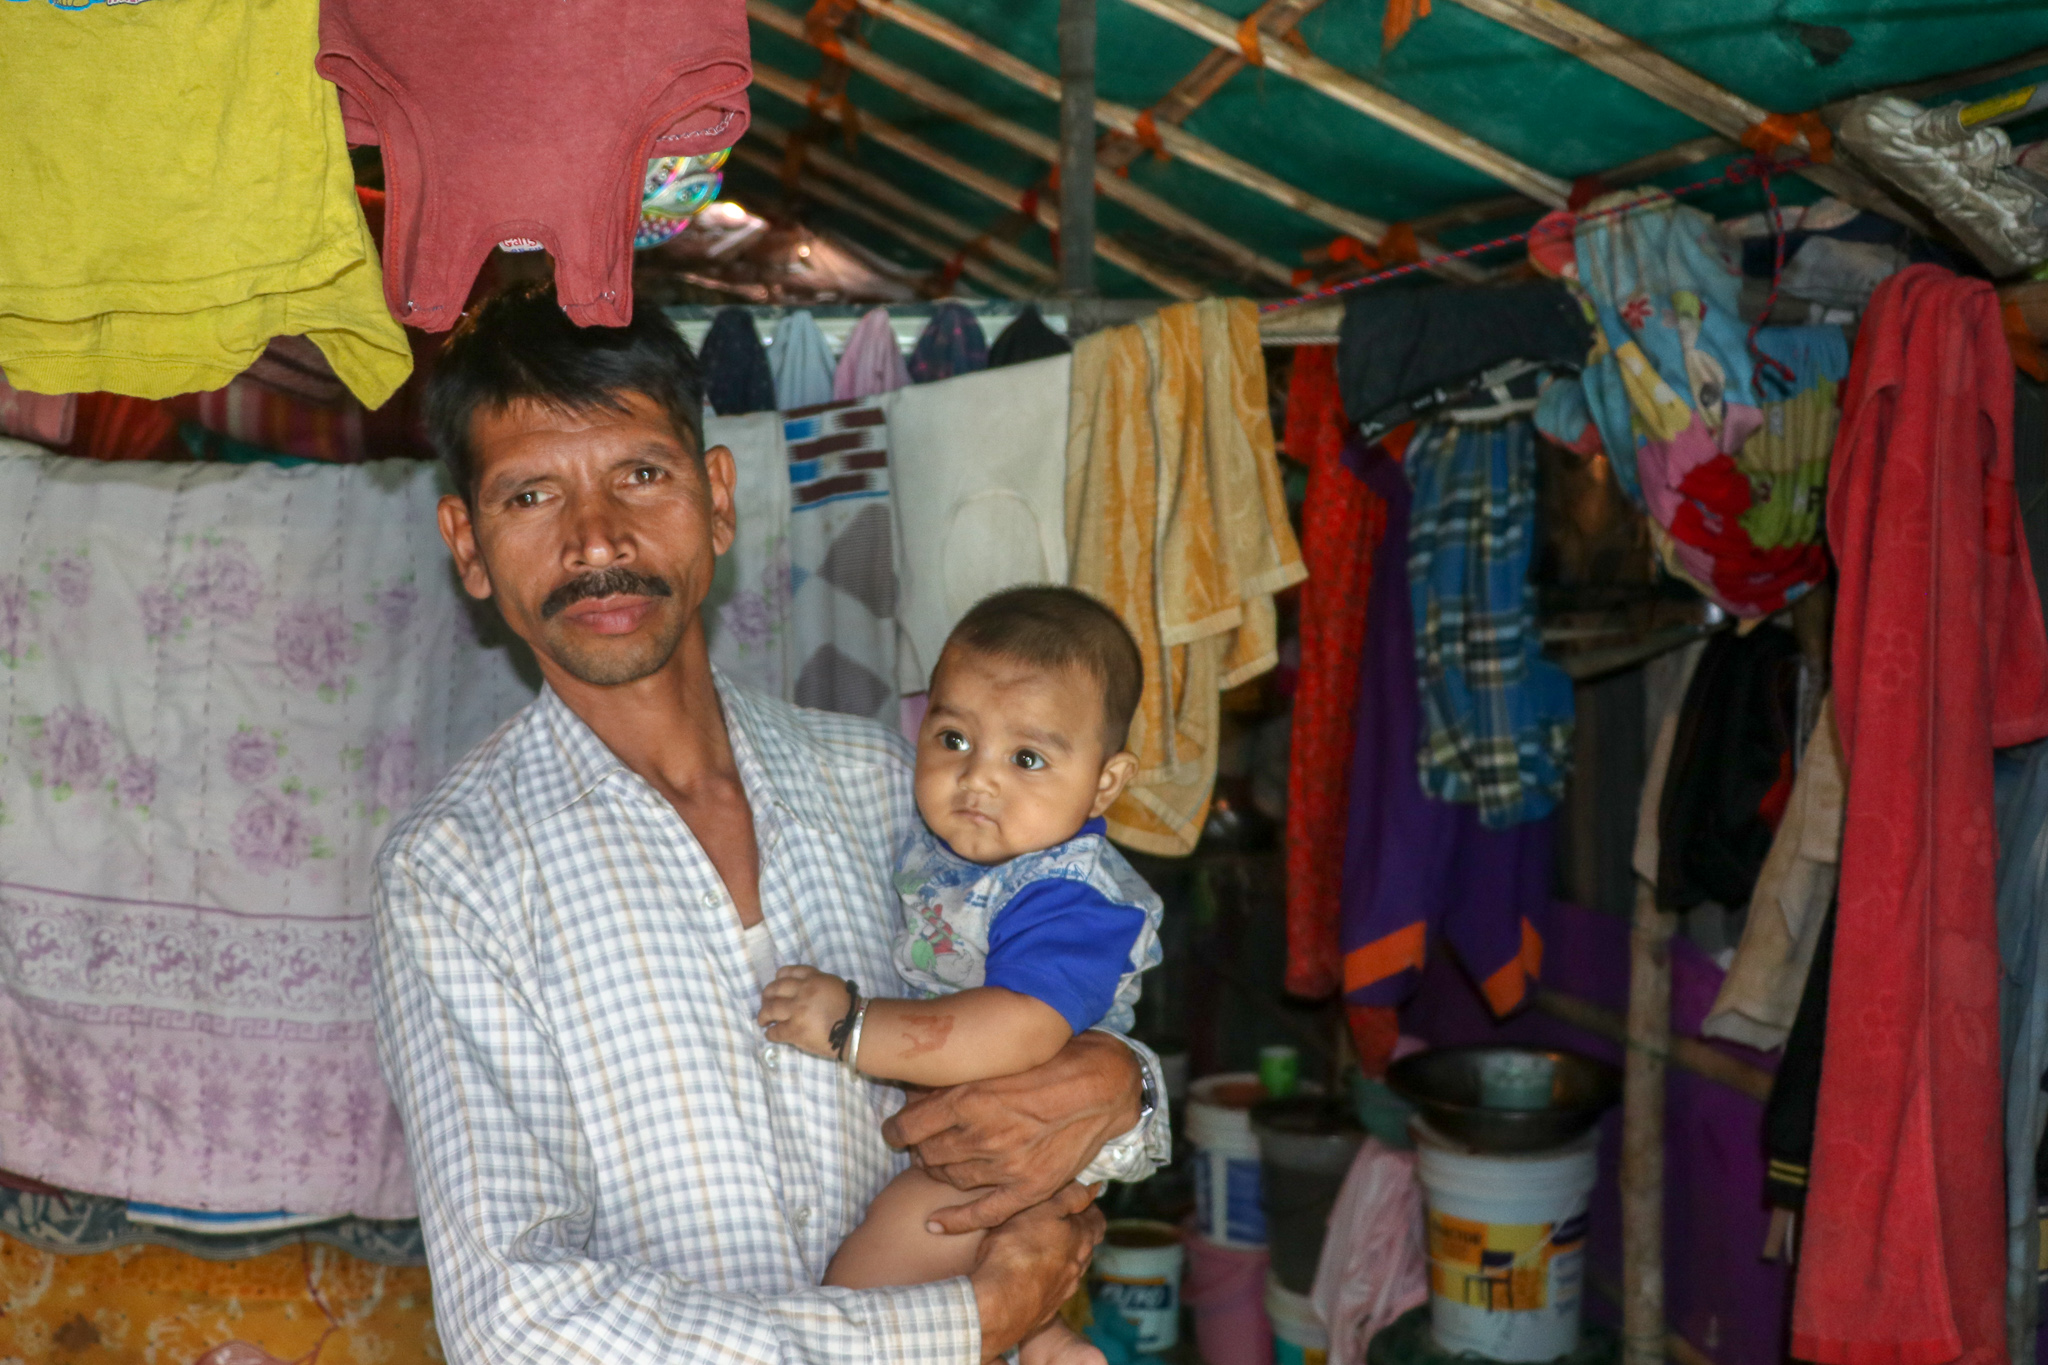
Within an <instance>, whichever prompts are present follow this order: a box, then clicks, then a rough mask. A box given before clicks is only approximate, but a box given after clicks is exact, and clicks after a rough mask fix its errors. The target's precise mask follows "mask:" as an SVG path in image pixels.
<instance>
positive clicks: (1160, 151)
mask: <svg viewBox="0 0 2048 1365" xmlns="http://www.w3.org/2000/svg"><path fill="white" fill-rule="evenodd" d="M1131 132H1132V133H1134V134H1135V135H1136V136H1137V139H1138V145H1139V146H1140V147H1143V148H1144V149H1145V150H1146V151H1148V152H1150V153H1152V155H1153V156H1154V157H1155V158H1157V159H1158V160H1160V161H1171V160H1173V153H1171V152H1169V151H1167V150H1166V143H1165V142H1164V141H1162V140H1161V139H1160V136H1159V125H1158V124H1157V123H1156V122H1154V121H1153V118H1152V111H1151V110H1150V109H1147V110H1146V111H1145V112H1144V113H1142V114H1140V115H1138V117H1137V118H1135V119H1133V120H1132V121H1131Z"/></svg>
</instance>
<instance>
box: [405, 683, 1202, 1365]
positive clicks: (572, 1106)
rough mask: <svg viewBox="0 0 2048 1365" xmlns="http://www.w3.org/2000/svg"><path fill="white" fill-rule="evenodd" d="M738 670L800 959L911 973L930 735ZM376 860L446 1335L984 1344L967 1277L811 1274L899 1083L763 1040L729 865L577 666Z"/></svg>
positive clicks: (882, 1155)
mask: <svg viewBox="0 0 2048 1365" xmlns="http://www.w3.org/2000/svg"><path fill="white" fill-rule="evenodd" d="M719 696H720V699H721V701H722V703H723V706H724V712H725V719H726V729H727V732H728V734H729V735H730V736H731V739H732V747H733V753H734V757H735V758H736V760H737V762H738V764H739V771H740V776H741V780H742V782H743V783H744V785H745V787H746V792H747V800H748V804H749V805H750V806H751V808H752V810H753V817H754V831H755V839H756V842H757V843H758V845H759V848H760V867H761V890H760V898H761V909H762V913H763V915H764V917H765V918H766V922H767V924H768V928H769V931H770V933H771V934H772V935H773V937H774V940H775V944H776V949H777V957H778V959H779V960H780V961H782V962H809V963H815V964H817V965H818V966H820V967H823V968H824V969H826V970H827V971H831V972H836V973H838V974H840V975H842V976H847V977H851V978H853V979H854V980H856V981H858V982H861V983H862V984H863V985H864V986H866V987H868V988H869V989H877V988H879V989H880V990H881V991H883V992H887V993H894V992H897V991H899V990H900V985H899V984H898V982H897V980H896V977H895V974H894V972H893V971H892V970H891V967H890V958H889V952H890V944H891V941H892V939H893V938H894V936H895V933H896V929H897V920H898V918H899V914H900V911H899V909H898V906H897V897H896V892H895V888H894V886H893V884H892V882H891V867H890V852H891V850H893V849H894V848H896V847H897V846H898V844H899V843H901V841H902V837H903V835H904V834H905V833H906V832H907V831H908V828H909V824H910V822H912V821H914V820H916V818H917V816H916V812H915V809H914V807H913V805H912V802H911V790H910V775H911V769H910V754H909V746H908V745H907V744H906V743H905V742H904V741H903V739H902V737H901V736H899V735H896V734H894V733H892V732H890V731H887V730H885V729H884V728H882V727H881V726H878V725H875V724H873V723H872V722H869V721H865V720H857V719H854V718H851V717H847V716H839V715H829V714H826V713H823V712H816V711H803V710H799V709H797V708H795V707H791V706H788V705H785V704H783V703H781V702H778V701H772V700H769V699H767V698H765V697H762V696H759V695H757V694H754V693H750V692H747V691H745V690H743V689H740V688H737V687H734V686H732V685H730V684H728V683H727V682H726V681H725V680H724V679H720V680H719ZM379 870H380V878H379V881H380V887H379V896H378V907H377V908H378V913H377V931H378V970H377V979H376V992H377V1024H378V1030H377V1031H378V1037H379V1041H380V1043H381V1052H382V1058H383V1063H384V1070H385V1074H386V1076H387V1078H388V1080H389V1082H390V1085H391V1089H392V1093H393V1095H394V1096H395V1097H396V1100H397V1104H398V1109H399V1112H400V1114H401V1115H403V1116H404V1121H405V1129H406V1140H407V1146H408V1151H409V1153H410V1156H411V1160H412V1169H413V1180H414V1184H415V1185H416V1187H417V1190H418V1194H419V1204H420V1217H421V1221H422V1224H423V1226H424V1229H425V1233H426V1241H427V1254H428V1258H429V1260H430V1262H431V1264H432V1268H433V1276H434V1300H435V1312H436V1317H437V1320H438V1323H439V1326H440V1331H441V1340H442V1344H443V1346H444V1347H445V1349H446V1351H447V1355H448V1358H449V1359H450V1360H451V1361H456V1362H472V1361H473V1362H490V1365H525V1363H527V1362H535V1363H537V1362H543V1361H545V1362H561V1363H563V1365H566V1363H567V1362H576V1365H599V1363H600V1362H601V1363H602V1365H625V1363H626V1362H652V1361H691V1362H711V1361H732V1362H740V1361H746V1362H764V1361H812V1362H824V1361H835V1362H838V1361H872V1362H877V1363H878V1365H881V1363H885V1362H886V1363H887V1365H897V1363H898V1362H905V1363H910V1362H933V1363H934V1365H936V1363H937V1362H949V1363H952V1362H971V1361H976V1360H979V1358H980V1354H981V1350H980V1326H979V1318H978V1315H977V1313H976V1309H975V1303H974V1293H973V1290H972V1288H971V1287H970V1285H969V1283H968V1282H967V1280H965V1279H953V1280H947V1281H944V1282H941V1283H938V1284H928V1285H918V1286H913V1287H909V1288H901V1289H875V1290H860V1291H855V1290H848V1289H828V1288H820V1287H819V1286H818V1280H819V1278H820V1276H821V1275H822V1274H823V1272H824V1269H825V1265H826V1262H827V1261H829V1260H830V1259H831V1257H832V1253H833V1252H834V1250H836V1249H837V1247H838V1246H839V1243H840V1241H841V1239H843V1238H844V1237H845V1236H846V1234H847V1233H848V1232H849V1231H850V1230H851V1229H852V1228H853V1227H854V1225H855V1224H857V1223H858V1222H859V1221H860V1219H861V1217H862V1215H863V1213H864V1212H865V1210H866V1208H867V1205H868V1202H869V1200H871V1199H872V1198H873V1197H874V1195H875V1194H876V1193H877V1192H878V1191H879V1190H880V1189H881V1187H882V1186H883V1185H884V1184H885V1183H887V1182H888V1180H889V1179H890V1177H891V1176H893V1175H894V1174H895V1173H896V1172H898V1171H899V1170H901V1169H902V1168H903V1165H904V1158H903V1157H901V1156H899V1155H898V1154H896V1153H894V1152H891V1151H890V1150H889V1148H888V1147H887V1146H886V1145H885V1144H884V1143H883V1141H882V1137H881V1132H880V1126H881V1123H882V1120H883V1119H884V1118H886V1117H887V1116H888V1115H889V1114H890V1113H892V1112H893V1111H894V1110H895V1109H896V1108H897V1107H898V1106H899V1105H900V1104H901V1103H902V1095H901V1092H899V1091H897V1090H894V1089H891V1088H888V1087H885V1086H881V1085H877V1084H874V1083H872V1082H869V1081H865V1080H856V1079H853V1078H850V1077H848V1076H847V1075H846V1073H845V1072H844V1071H843V1070H842V1069H841V1068H840V1067H839V1065H838V1064H837V1063H835V1062H829V1061H825V1060H823V1059H822V1058H817V1057H812V1056H809V1055H806V1054H804V1053H801V1052H798V1051H796V1050H795V1049H794V1048H790V1047H787V1046H784V1045H781V1044H770V1043H766V1042H765V1041H764V1040H763V1039H762V1037H761V1031H760V1029H759V1028H758V1027H757V1026H756V1025H755V1023H754V1014H755V1011H756V1009H757V1008H758V1006H759V1001H760V987H759V986H758V985H757V983H756V981H755V978H754V975H753V972H752V970H751V968H750V967H749V965H748V962H747V955H746V951H745V949H744V948H743V947H742V946H741V942H740V923H739V918H738V914H737V912H736V910H735V908H734V906H733V903H732V899H731V897H730V896H729V895H728V894H727V893H726V889H725V886H724V883H723V882H722V881H721V880H720V879H719V876H718V874H717V872H716V871H715V870H714V869H713V867H712V865H711V862H710V860H709V859H708V858H706V857H705V855H704V853H703V850H702V849H701V848H700V847H699V846H698V844H697V841H696V840H695V838H694V837H692V835H691V834H690V832H689V829H688V828H687V827H686V826H685V825H684V824H683V822H682V820H681V819H680V817H678V816H677V814H676V813H675V811H674V809H673V808H672V807H670V805H669V804H668V802H667V801H665V800H664V799H663V798H662V797H661V796H660V795H659V794H658V793H656V792H655V791H654V789H653V788H652V787H650V786H649V785H648V784H647V783H646V782H644V781H643V780H642V779H640V778H639V777H638V776H636V775H635V774H634V773H632V772H631V771H629V770H628V769H627V768H626V767H625V765H624V764H622V763H620V762H619V760H618V759H617V758H616V757H615V756H614V755H613V754H612V752H611V751H610V750H609V749H607V748H606V747H605V745H604V744H603V742H602V741H600V740H599V739H598V738H597V736H596V735H594V734H592V733H591V731H590V730H589V729H588V728H587V727H586V726H585V725H584V724H583V722H582V721H581V720H579V719H578V718H577V717H576V716H575V714H574V713H573V712H571V711H570V710H569V708H568V707H567V706H565V705H564V704H563V703H562V702H561V701H560V699H559V698H557V697H556V696H555V695H554V693H553V692H551V691H543V693H542V694H541V696H540V698H539V700H537V701H536V702H535V703H534V704H533V705H532V706H531V707H529V708H527V710H525V711H524V712H522V713H521V714H520V715H519V716H518V717H516V718H515V719H513V720H512V721H511V722H510V723H509V724H508V725H507V726H506V727H505V728H504V729H503V730H501V731H499V733H498V734H497V735H496V736H494V737H493V738H491V739H490V740H488V741H486V742H485V743H484V744H483V745H482V746H480V747H479V748H478V749H477V750H476V752H474V753H473V754H471V755H470V756H469V757H468V758H467V759H465V760H464V761H463V763H462V764H461V765H460V766H459V767H458V768H457V769H456V770H455V771H454V772H452V773H450V774H449V776H448V777H447V778H446V779H445V780H444V781H443V782H442V783H441V784H440V786H439V787H438V788H437V789H436V790H435V792H434V794H433V795H432V796H430V797H428V798H427V799H426V800H425V801H423V802H422V803H421V804H420V805H419V806H418V807H417V808H416V809H415V810H414V812H413V813H412V814H411V815H410V816H408V817H407V819H406V820H405V821H404V822H403V824H401V825H400V826H399V827H398V828H397V829H396V830H395V831H394V832H393V834H392V836H391V838H390V840H389V842H388V843H387V844H386V845H385V847H384V850H383V852H382V854H381V855H380V859H379ZM1139 1051H1140V1052H1141V1054H1142V1055H1143V1057H1144V1059H1145V1062H1146V1065H1147V1066H1148V1068H1150V1069H1151V1070H1152V1072H1153V1076H1154V1085H1155V1087H1156V1086H1157V1085H1158V1076H1157V1060H1156V1059H1155V1058H1153V1057H1152V1056H1151V1054H1150V1053H1147V1052H1144V1050H1143V1049H1142V1048H1141V1049H1139ZM1155 1093H1163V1092H1157V1091H1155ZM1150 1128H1151V1131H1148V1133H1147V1135H1146V1136H1147V1138H1148V1141H1149V1142H1150V1144H1151V1145H1152V1147H1153V1148H1154V1151H1155V1154H1156V1155H1157V1156H1159V1157H1163V1156H1164V1155H1165V1153H1164V1147H1165V1144H1166V1140H1167V1138H1166V1133H1165V1125H1164V1124H1163V1122H1160V1121H1158V1120H1157V1119H1155V1120H1154V1121H1153V1122H1152V1124H1151V1125H1150Z"/></svg>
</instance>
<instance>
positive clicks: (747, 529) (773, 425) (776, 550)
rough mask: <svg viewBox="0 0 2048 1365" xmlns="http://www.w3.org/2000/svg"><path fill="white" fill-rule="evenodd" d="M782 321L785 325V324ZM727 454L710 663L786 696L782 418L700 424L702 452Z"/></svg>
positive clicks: (711, 599) (767, 415) (709, 600)
mask: <svg viewBox="0 0 2048 1365" xmlns="http://www.w3.org/2000/svg"><path fill="white" fill-rule="evenodd" d="M786 320H787V319H785V321H786ZM713 446H724V447H726V448H727V449H728V450H730V451H732V458H733V463H734V464H735V465H736V466H737V467H738V470H739V479H738V482H737V484H736V485H735V487H734V489H733V511H734V513H735V516H736V519H737V522H738V527H737V535H736V536H735V538H734V540H733V543H732V548H731V549H729V550H727V551H726V552H725V553H724V554H723V555H720V556H719V559H718V572H717V574H716V576H715V577H713V579H712V580H711V591H710V592H709V593H707V594H706V595H705V598H704V610H703V615H704V636H705V640H706V642H707V643H708V644H709V645H710V647H711V662H712V663H714V664H716V665H718V667H719V668H720V669H722V670H724V672H725V673H726V675H727V676H728V677H730V678H732V679H733V680H734V681H735V682H739V683H743V684H745V685H746V686H748V687H751V688H753V689H754V690H755V691H757V692H765V693H767V694H768V695H769V696H771V697H781V698H783V699H784V700H788V698H789V689H790V684H791V669H790V666H789V656H790V651H791V650H792V649H793V648H794V645H793V642H792V639H791V632H790V625H789V601H790V594H789V452H788V447H787V446H786V445H785V444H784V442H783V439H782V414H781V413H776V412H754V413H748V414H747V415H746V416H744V417H714V416H710V415H708V414H707V415H706V417H705V419H704V448H705V449H706V450H709V449H710V448H711V447H713Z"/></svg>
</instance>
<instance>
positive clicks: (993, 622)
mask: <svg viewBox="0 0 2048 1365" xmlns="http://www.w3.org/2000/svg"><path fill="white" fill-rule="evenodd" d="M956 645H957V646H959V647H961V648H963V649H970V650H973V651H975V652H976V653H980V654H993V655H995V656H996V657H997V658H999V659H1012V660H1015V661H1016V662H1018V663H1022V664H1029V665H1031V666H1032V667H1034V668H1046V669H1067V668H1078V669H1080V670H1081V671H1082V672H1084V673H1086V674H1088V676H1089V677H1091V678H1093V679H1094V680H1095V681H1096V682H1097V683H1098V684H1100V685H1101V687H1102V741H1103V747H1104V748H1105V749H1106V750H1107V751H1108V752H1110V753H1115V752H1117V751H1118V750H1119V749H1121V748H1123V747H1124V741H1125V740H1127V739H1128V738H1130V733H1131V717H1132V716H1133V715H1135V714H1137V710H1138V694H1139V693H1140V692H1142V691H1143V690H1144V687H1145V661H1144V658H1143V657H1142V656H1141V655H1140V654H1139V653H1138V642H1137V640H1136V639H1135V638H1133V636H1132V635H1131V629H1130V627H1129V626H1126V625H1125V624H1124V623H1123V618H1122V617H1120V616H1118V615H1117V614H1116V613H1115V612H1113V611H1111V610H1110V609H1109V608H1108V607H1106V606H1104V605H1103V604H1102V603H1100V602H1098V601H1096V600H1095V599H1094V598H1093V597H1090V596H1089V595H1088V594H1087V593H1085V592H1082V591H1081V590H1080V589H1078V588H1063V587H1058V586H1055V585H1053V584H1050V583H1046V584H1034V585H1032V586H1029V587H1022V588H1005V589H1004V590H1003V591H1001V592H998V593H991V594H990V595H989V596H987V597H984V598H982V599H981V600H980V601H979V602H976V603H975V604H974V605H973V606H972V607H969V608H968V609H967V614H966V615H965V616H963V617H961V618H960V624H959V625H957V626H954V627H953V633H952V634H951V635H950V636H948V637H947V639H946V647H947V648H948V649H951V648H953V647H954V646H956Z"/></svg>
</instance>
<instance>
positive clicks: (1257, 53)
mask: <svg viewBox="0 0 2048 1365" xmlns="http://www.w3.org/2000/svg"><path fill="white" fill-rule="evenodd" d="M1237 50H1238V51H1239V52H1242V53H1243V54H1244V59H1245V60H1246V61H1248V62H1250V63H1251V64H1252V65H1253V66H1264V65H1265V64H1266V50H1265V48H1264V47H1263V46H1262V45H1261V44H1260V41H1259V14H1258V11H1257V10H1253V11H1252V12H1251V13H1250V14H1247V15H1246V16H1245V17H1244V22H1243V23H1241V24H1239V25H1238V26H1237Z"/></svg>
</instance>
